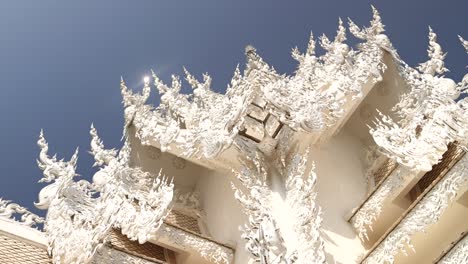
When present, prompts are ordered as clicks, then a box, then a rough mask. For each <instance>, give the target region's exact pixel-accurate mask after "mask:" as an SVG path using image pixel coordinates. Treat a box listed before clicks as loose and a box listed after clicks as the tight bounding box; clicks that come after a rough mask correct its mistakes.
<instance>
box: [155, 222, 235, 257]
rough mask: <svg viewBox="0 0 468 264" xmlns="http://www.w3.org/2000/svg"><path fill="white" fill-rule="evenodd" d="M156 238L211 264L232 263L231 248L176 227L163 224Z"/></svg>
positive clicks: (232, 254)
mask: <svg viewBox="0 0 468 264" xmlns="http://www.w3.org/2000/svg"><path fill="white" fill-rule="evenodd" d="M157 236H158V238H159V239H161V240H163V241H167V242H168V243H169V244H171V245H172V246H174V247H176V248H179V249H182V250H184V251H188V252H193V253H197V254H199V255H200V256H201V257H203V258H205V259H206V260H208V261H210V262H212V263H216V264H231V263H233V261H234V251H233V250H232V249H231V248H229V247H227V246H223V245H220V244H218V243H216V242H213V241H210V240H208V239H206V238H203V237H201V236H197V235H195V234H192V233H189V232H186V231H184V230H182V229H179V228H177V227H173V226H170V225H167V224H163V226H162V227H161V228H160V229H159V230H158V233H157Z"/></svg>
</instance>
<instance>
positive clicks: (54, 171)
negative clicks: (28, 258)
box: [36, 126, 173, 263]
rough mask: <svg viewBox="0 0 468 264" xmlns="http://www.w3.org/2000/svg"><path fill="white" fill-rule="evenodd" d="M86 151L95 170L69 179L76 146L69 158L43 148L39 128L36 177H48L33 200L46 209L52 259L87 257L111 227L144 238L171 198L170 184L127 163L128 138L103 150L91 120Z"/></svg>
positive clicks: (82, 260)
mask: <svg viewBox="0 0 468 264" xmlns="http://www.w3.org/2000/svg"><path fill="white" fill-rule="evenodd" d="M90 134H91V136H92V140H91V154H93V156H94V157H95V160H96V163H95V165H97V166H100V170H99V171H98V172H97V173H96V174H95V175H94V177H93V183H92V184H91V183H89V182H87V181H85V180H80V181H78V182H75V181H74V179H73V178H74V177H75V176H76V172H75V169H76V161H77V158H78V152H77V151H76V152H75V154H74V155H73V157H72V158H71V160H70V161H64V160H57V159H56V157H55V156H54V157H52V158H51V157H49V156H48V154H47V151H48V144H47V142H46V141H45V138H44V136H43V134H42V131H41V135H40V137H39V141H38V145H39V147H40V148H41V152H40V155H39V160H38V165H39V168H41V169H42V170H43V173H44V178H42V179H41V181H44V182H49V183H51V184H50V185H48V186H46V187H44V188H43V189H42V190H41V192H40V194H39V202H38V203H36V206H37V207H38V208H40V209H48V212H47V218H46V221H45V228H44V229H45V231H46V233H47V239H48V243H49V252H50V253H51V254H52V257H53V261H54V263H87V262H89V261H90V259H91V258H92V257H93V255H94V253H95V252H96V250H97V248H98V247H99V246H100V245H102V244H103V243H104V242H105V240H106V238H107V235H108V233H109V231H110V230H111V229H113V228H118V229H120V230H121V232H122V233H123V234H124V235H126V236H127V237H129V238H130V239H131V240H138V242H139V243H144V242H146V241H147V240H148V239H149V236H150V234H151V233H154V232H156V230H157V229H158V228H159V227H160V226H161V224H162V221H163V219H164V217H165V216H166V215H167V212H168V210H169V206H170V203H171V201H172V192H173V185H172V183H168V181H167V179H166V178H165V177H162V176H161V175H159V176H157V177H156V176H154V175H152V174H150V173H147V172H143V171H142V170H140V169H139V168H131V167H129V165H128V162H129V155H130V145H129V141H128V140H126V141H125V144H124V146H123V147H122V149H121V150H120V151H119V152H117V151H115V150H106V149H104V145H103V143H102V141H101V140H100V139H99V138H98V136H97V132H96V130H95V129H94V127H93V126H91V131H90Z"/></svg>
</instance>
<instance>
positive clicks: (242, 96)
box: [121, 9, 393, 158]
mask: <svg viewBox="0 0 468 264" xmlns="http://www.w3.org/2000/svg"><path fill="white" fill-rule="evenodd" d="M350 27H351V28H352V30H351V32H352V33H353V34H355V35H356V36H358V37H360V38H361V39H363V40H365V43H363V44H362V45H361V46H360V48H359V49H358V50H353V49H351V48H350V47H349V46H348V45H347V44H345V43H344V41H345V40H346V34H345V31H346V29H345V27H344V26H343V23H342V21H341V20H340V21H339V27H338V31H337V35H336V37H335V39H334V40H333V41H330V40H329V39H328V38H327V37H326V36H322V37H321V38H320V45H321V46H322V48H323V49H325V51H326V53H325V54H324V55H323V56H316V55H315V41H314V39H313V36H312V35H311V38H310V41H309V45H308V48H307V51H306V53H304V54H301V53H300V52H299V50H298V49H297V48H296V49H294V50H293V51H292V57H293V58H294V59H295V60H297V61H298V62H299V66H298V69H297V71H296V73H295V74H294V75H292V76H287V75H284V74H279V73H277V72H276V71H275V70H274V68H273V67H272V66H270V65H268V64H267V63H266V62H265V61H264V60H263V59H262V58H261V57H260V56H259V55H258V54H257V52H256V50H255V48H253V47H252V46H248V47H247V48H246V56H247V65H246V69H245V71H244V73H243V74H241V72H240V70H239V68H238V67H237V68H236V70H235V72H234V76H233V78H232V80H231V83H230V85H229V86H228V88H227V91H226V94H224V95H223V94H218V93H216V92H213V91H212V90H210V84H211V77H210V76H209V75H207V74H204V75H203V81H199V80H197V79H196V78H195V77H194V76H193V75H191V74H190V73H189V72H188V71H187V70H185V69H184V70H185V74H186V78H185V79H186V80H187V82H188V83H189V84H190V85H191V87H192V88H193V94H190V95H186V94H181V93H180V89H181V87H182V82H181V81H180V78H179V77H177V76H173V77H172V84H171V86H168V85H166V84H164V83H163V82H162V81H161V80H160V79H159V78H158V77H157V76H156V74H154V73H153V79H154V85H155V86H156V88H157V90H158V91H159V93H160V94H161V103H160V105H159V106H157V107H152V106H149V105H145V104H144V103H145V101H146V99H147V98H148V95H149V90H150V85H149V82H148V81H146V82H145V86H144V88H143V93H142V94H133V93H132V92H131V91H130V90H129V89H128V88H127V87H126V85H125V83H124V82H123V81H122V85H121V90H122V96H123V98H124V99H123V102H124V107H125V120H126V127H127V126H128V125H130V124H133V125H135V127H136V129H137V137H138V138H140V140H141V141H142V143H143V144H151V142H156V143H158V144H159V145H160V147H161V150H162V151H166V150H168V149H170V148H172V147H177V148H178V149H180V150H182V151H183V155H184V156H186V157H190V156H198V157H205V158H213V157H215V156H217V155H218V154H220V153H221V152H222V151H224V150H225V149H227V148H228V147H229V146H231V145H232V144H233V143H234V142H236V140H235V139H236V136H237V135H238V132H239V131H243V129H245V126H246V125H247V124H246V122H247V120H246V119H245V116H246V113H247V111H248V109H249V108H248V106H249V105H251V104H255V103H257V102H263V105H266V109H265V111H267V112H268V113H270V114H272V115H274V116H275V117H277V119H278V120H279V121H280V122H281V123H283V124H286V125H288V126H289V127H291V128H292V129H295V130H303V131H307V132H312V133H319V132H323V131H324V130H326V129H327V128H328V127H330V126H332V125H334V124H335V123H336V121H337V119H338V118H339V117H341V116H342V115H343V106H344V104H346V103H349V102H351V101H352V100H354V99H356V98H358V97H361V96H362V87H363V86H364V85H365V84H366V83H367V82H368V81H369V80H371V81H372V82H377V81H379V80H381V79H382V73H383V71H384V70H385V68H386V67H385V65H384V63H383V62H382V61H381V58H382V56H383V52H382V48H385V49H388V50H391V51H393V48H392V47H391V44H390V42H389V41H388V39H387V37H386V36H385V35H383V25H382V24H381V21H380V16H379V15H378V13H377V11H376V10H375V9H374V18H373V20H372V22H371V27H370V28H365V29H363V30H361V29H359V28H358V27H357V26H356V25H355V24H354V23H352V22H350ZM351 28H350V29H351ZM262 107H263V106H262Z"/></svg>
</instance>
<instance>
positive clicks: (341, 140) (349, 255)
mask: <svg viewBox="0 0 468 264" xmlns="http://www.w3.org/2000/svg"><path fill="white" fill-rule="evenodd" d="M362 148H363V146H362V145H361V143H360V141H359V140H358V139H357V138H355V137H353V136H351V135H350V133H348V132H347V131H346V130H342V131H341V132H340V133H339V134H338V135H336V136H335V137H334V138H332V139H331V140H330V141H329V142H328V143H326V144H324V145H322V146H319V147H315V148H314V149H312V151H311V157H312V159H313V160H314V161H315V164H316V172H317V178H318V180H317V192H318V196H317V199H318V204H319V205H320V206H321V208H322V212H323V223H322V229H323V233H322V236H323V239H324V242H325V250H326V252H327V260H328V263H330V264H334V263H337V264H345V263H355V261H356V259H357V257H358V256H359V255H360V254H362V253H363V252H364V247H363V246H362V244H361V242H360V240H359V238H358V237H357V236H356V233H355V232H354V230H353V229H352V227H351V225H350V224H349V223H348V222H347V221H346V215H347V214H348V213H349V212H351V210H352V209H353V208H354V207H356V206H358V205H359V203H360V202H361V201H362V200H363V199H364V197H365V193H366V183H365V180H364V171H363V168H362V165H361V162H360V155H361V153H362V151H361V150H362Z"/></svg>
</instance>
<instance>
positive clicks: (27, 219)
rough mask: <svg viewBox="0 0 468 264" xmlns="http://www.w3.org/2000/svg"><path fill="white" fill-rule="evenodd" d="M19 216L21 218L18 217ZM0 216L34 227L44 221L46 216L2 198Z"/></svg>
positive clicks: (0, 200) (0, 199)
mask: <svg viewBox="0 0 468 264" xmlns="http://www.w3.org/2000/svg"><path fill="white" fill-rule="evenodd" d="M17 217H19V219H17ZM0 218H4V219H10V220H13V221H16V222H19V223H20V224H22V225H25V226H29V227H34V226H36V227H37V225H39V224H42V223H44V218H42V217H39V216H38V215H36V214H33V213H31V212H30V211H28V209H26V208H24V207H22V206H20V205H19V204H16V203H12V202H11V201H7V200H4V199H2V198H0Z"/></svg>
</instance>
